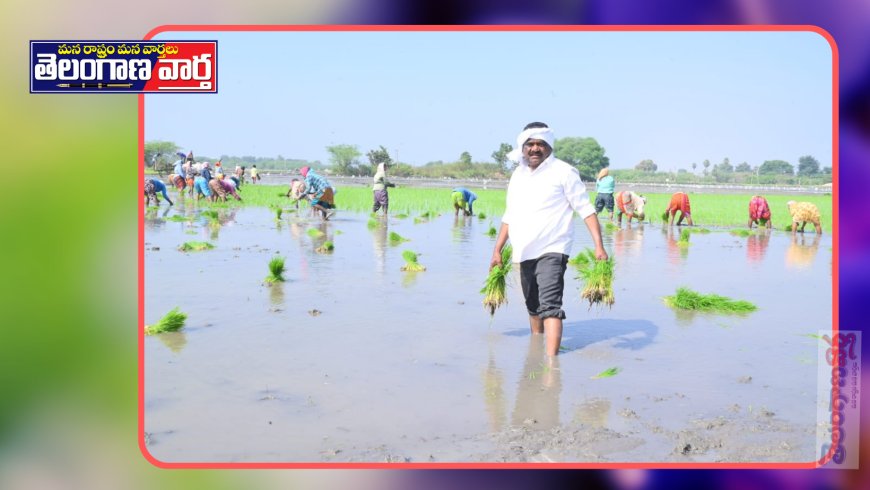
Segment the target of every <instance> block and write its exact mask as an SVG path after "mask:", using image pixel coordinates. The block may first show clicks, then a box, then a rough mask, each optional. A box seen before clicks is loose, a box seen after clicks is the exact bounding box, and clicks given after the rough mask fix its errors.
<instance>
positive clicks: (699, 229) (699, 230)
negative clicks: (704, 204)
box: [692, 228, 711, 234]
mask: <svg viewBox="0 0 870 490" xmlns="http://www.w3.org/2000/svg"><path fill="white" fill-rule="evenodd" d="M692 233H703V234H706V233H711V231H710V229H709V228H692Z"/></svg>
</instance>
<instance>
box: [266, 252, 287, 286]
mask: <svg viewBox="0 0 870 490" xmlns="http://www.w3.org/2000/svg"><path fill="white" fill-rule="evenodd" d="M266 282H267V283H269V284H273V283H276V282H284V257H273V258H272V260H270V261H269V275H268V276H267V277H266Z"/></svg>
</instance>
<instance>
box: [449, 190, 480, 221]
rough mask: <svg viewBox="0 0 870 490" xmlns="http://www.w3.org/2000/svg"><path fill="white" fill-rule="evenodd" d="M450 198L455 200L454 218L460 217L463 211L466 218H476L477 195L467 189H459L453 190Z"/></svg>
mask: <svg viewBox="0 0 870 490" xmlns="http://www.w3.org/2000/svg"><path fill="white" fill-rule="evenodd" d="M450 198H451V199H452V200H453V216H454V217H456V216H459V210H460V209H461V210H462V212H463V213H465V216H474V208H473V207H472V206H473V203H474V201H476V200H477V194H475V193H473V192H471V191H470V190H468V189H466V188H465V187H457V188H456V189H453V191H452V194H450Z"/></svg>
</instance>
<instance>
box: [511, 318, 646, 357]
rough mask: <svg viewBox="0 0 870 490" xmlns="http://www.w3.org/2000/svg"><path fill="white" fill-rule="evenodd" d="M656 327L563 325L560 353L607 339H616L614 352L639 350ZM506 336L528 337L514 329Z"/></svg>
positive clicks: (607, 321)
mask: <svg viewBox="0 0 870 490" xmlns="http://www.w3.org/2000/svg"><path fill="white" fill-rule="evenodd" d="M658 331H659V328H658V327H657V326H656V325H655V324H654V323H652V322H650V321H649V320H612V319H601V320H585V321H579V322H565V323H564V325H563V326H562V352H570V351H575V350H580V349H583V348H584V347H586V346H589V345H592V344H595V343H598V342H601V341H604V340H610V339H618V342H617V343H615V344H613V347H614V348H617V349H631V350H638V349H642V348H644V347H646V346H647V345H649V344H651V343H652V341H653V338H655V336H656V335H657V334H658ZM505 335H510V336H515V337H521V336H525V335H529V336H531V332H530V331H529V329H528V328H524V329H514V330H509V331H507V332H505Z"/></svg>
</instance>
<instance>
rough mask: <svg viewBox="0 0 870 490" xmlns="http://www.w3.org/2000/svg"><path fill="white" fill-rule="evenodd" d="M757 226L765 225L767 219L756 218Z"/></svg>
mask: <svg viewBox="0 0 870 490" xmlns="http://www.w3.org/2000/svg"><path fill="white" fill-rule="evenodd" d="M758 224H759V225H761V226H764V225H766V224H767V218H758Z"/></svg>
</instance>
